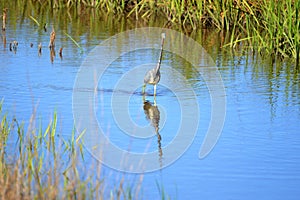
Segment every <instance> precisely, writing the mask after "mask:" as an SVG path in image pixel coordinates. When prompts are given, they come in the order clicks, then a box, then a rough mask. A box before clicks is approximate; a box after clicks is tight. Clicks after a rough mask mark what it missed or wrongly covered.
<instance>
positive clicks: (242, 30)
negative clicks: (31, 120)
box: [17, 0, 300, 66]
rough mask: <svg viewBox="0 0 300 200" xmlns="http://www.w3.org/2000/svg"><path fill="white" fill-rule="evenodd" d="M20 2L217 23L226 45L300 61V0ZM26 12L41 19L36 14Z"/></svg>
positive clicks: (187, 24)
mask: <svg viewBox="0 0 300 200" xmlns="http://www.w3.org/2000/svg"><path fill="white" fill-rule="evenodd" d="M17 4H18V5H19V6H20V7H22V6H23V7H25V5H26V6H27V5H28V6H33V7H34V6H36V5H38V6H39V7H40V8H41V9H44V8H46V7H48V8H52V9H56V10H60V9H64V10H70V9H71V8H74V7H75V8H76V10H78V11H80V10H82V9H84V8H92V9H94V10H99V11H101V12H103V13H104V15H107V14H113V15H115V16H124V17H126V18H129V19H135V20H144V21H149V19H153V18H162V19H165V20H166V21H167V22H168V23H167V25H166V26H167V27H169V28H174V27H180V28H181V29H183V30H185V32H186V30H190V31H191V30H197V29H199V28H201V29H202V28H214V29H217V30H219V31H226V33H227V34H229V38H230V40H229V41H228V43H226V44H225V45H224V46H223V48H228V47H229V48H235V47H236V46H238V45H239V44H240V43H244V45H243V46H245V47H247V48H248V49H251V50H254V51H257V52H259V53H261V54H265V55H271V56H273V57H274V58H292V59H294V60H295V62H296V65H297V66H299V57H300V20H299V18H300V16H299V9H300V1H299V0H286V1H270V0H223V1H213V0H204V1H196V0H170V1H163V0H34V1H33V0H30V1H25V0H18V1H17ZM28 17H30V18H31V19H32V20H33V21H34V22H35V23H36V24H37V25H39V22H38V20H36V19H35V18H34V17H33V16H28ZM71 38H72V37H71ZM72 41H73V40H72ZM73 42H74V41H73ZM75 44H76V43H75ZM77 44H78V43H77ZM77 44H76V45H77ZM77 46H78V45H77Z"/></svg>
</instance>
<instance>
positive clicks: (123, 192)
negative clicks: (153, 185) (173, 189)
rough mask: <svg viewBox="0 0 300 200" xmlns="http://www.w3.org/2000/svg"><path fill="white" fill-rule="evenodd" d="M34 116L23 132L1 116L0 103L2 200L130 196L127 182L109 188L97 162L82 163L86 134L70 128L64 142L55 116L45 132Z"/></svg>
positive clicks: (17, 123) (0, 192) (128, 197)
mask: <svg viewBox="0 0 300 200" xmlns="http://www.w3.org/2000/svg"><path fill="white" fill-rule="evenodd" d="M35 118H36V117H35V113H34V114H33V115H32V116H31V119H30V122H29V124H26V126H27V127H28V128H27V131H25V128H24V127H25V124H24V123H19V122H18V121H17V120H16V119H15V118H13V119H12V120H9V117H8V114H6V113H4V114H3V113H2V102H1V103H0V184H1V187H0V199H107V197H110V198H112V199H115V198H116V199H119V198H121V197H122V198H124V199H132V198H133V197H132V194H133V193H134V192H136V191H135V189H134V188H133V187H132V186H131V187H128V186H127V184H125V183H124V180H125V179H122V181H120V184H119V185H118V184H117V186H116V187H115V188H116V189H110V187H107V186H106V183H105V179H106V178H105V177H103V175H102V174H101V163H99V162H96V161H95V162H94V163H89V164H87V163H84V155H83V146H82V140H81V138H82V136H83V134H84V133H81V134H79V136H78V137H77V136H76V134H75V128H74V129H73V131H72V134H71V137H70V139H68V140H64V139H63V138H61V137H60V136H59V133H58V132H57V125H58V117H57V112H54V113H53V117H52V119H51V120H50V122H49V123H48V125H47V126H46V127H45V128H44V127H43V126H42V123H41V121H40V122H39V123H38V126H36V125H35V124H36V121H37V120H36V119H35ZM14 136H17V139H13V138H14ZM15 141H16V143H15ZM8 142H9V144H10V145H8ZM11 144H13V145H11ZM95 172H96V174H95ZM138 184H139V183H138ZM124 188H126V189H124Z"/></svg>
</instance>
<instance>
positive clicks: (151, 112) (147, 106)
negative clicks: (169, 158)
mask: <svg viewBox="0 0 300 200" xmlns="http://www.w3.org/2000/svg"><path fill="white" fill-rule="evenodd" d="M143 102H144V106H143V108H144V113H145V115H146V119H147V120H148V121H150V123H151V125H152V126H153V127H154V129H155V133H156V136H157V144H158V152H159V162H160V167H162V155H163V152H162V148H161V135H160V134H159V120H160V112H159V109H158V107H157V106H156V104H154V105H152V104H151V103H150V102H149V101H147V100H145V99H144V98H143Z"/></svg>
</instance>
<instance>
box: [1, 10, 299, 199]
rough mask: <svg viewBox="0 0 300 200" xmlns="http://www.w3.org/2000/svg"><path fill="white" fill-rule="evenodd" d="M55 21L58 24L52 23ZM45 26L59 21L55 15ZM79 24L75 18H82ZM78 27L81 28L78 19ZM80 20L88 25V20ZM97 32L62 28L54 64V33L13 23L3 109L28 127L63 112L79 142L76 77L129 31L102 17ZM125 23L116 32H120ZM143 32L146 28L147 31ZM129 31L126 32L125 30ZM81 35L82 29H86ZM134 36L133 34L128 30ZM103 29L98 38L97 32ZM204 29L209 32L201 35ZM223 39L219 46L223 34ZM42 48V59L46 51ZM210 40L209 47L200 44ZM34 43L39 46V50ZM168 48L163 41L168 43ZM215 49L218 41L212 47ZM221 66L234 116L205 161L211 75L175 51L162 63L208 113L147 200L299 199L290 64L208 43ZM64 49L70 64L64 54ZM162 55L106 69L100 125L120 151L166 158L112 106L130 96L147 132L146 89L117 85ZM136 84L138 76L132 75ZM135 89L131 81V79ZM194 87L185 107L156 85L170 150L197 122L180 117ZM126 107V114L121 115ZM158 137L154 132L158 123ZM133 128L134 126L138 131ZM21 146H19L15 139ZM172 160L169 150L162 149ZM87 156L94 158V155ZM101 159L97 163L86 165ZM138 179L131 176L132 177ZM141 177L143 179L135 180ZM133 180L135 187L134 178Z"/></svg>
mask: <svg viewBox="0 0 300 200" xmlns="http://www.w3.org/2000/svg"><path fill="white" fill-rule="evenodd" d="M48 18H49V19H48ZM46 19H47V20H48V21H47V22H48V23H49V24H53V21H52V19H51V17H49V16H47V17H46ZM74 20H75V19H74ZM73 23H74V22H73ZM78 23H82V22H79V21H78ZM97 23H99V26H98V29H101V30H98V29H97V31H98V32H96V31H94V30H93V29H92V28H91V29H90V27H89V26H88V25H85V24H84V23H83V26H82V28H81V30H80V32H77V31H76V25H74V24H67V25H66V24H62V23H59V22H55V23H54V26H55V29H56V34H57V39H56V47H57V51H56V56H55V57H54V60H53V62H51V59H50V51H49V49H48V47H47V46H48V42H49V34H50V30H51V28H50V25H49V30H47V32H44V30H41V29H38V28H37V26H36V25H35V24H34V23H33V21H32V20H30V19H28V18H25V19H24V20H21V19H20V18H19V17H17V15H16V16H15V17H11V18H9V20H8V24H7V31H6V32H5V37H6V46H5V45H4V35H2V41H1V43H0V44H1V48H0V49H1V50H0V61H1V64H0V71H1V73H0V98H3V99H4V105H3V107H4V110H6V111H8V114H9V116H15V117H16V118H17V119H18V121H24V122H28V121H29V119H30V116H31V114H32V112H33V110H34V108H36V109H37V118H38V119H40V120H41V121H42V123H43V124H45V126H46V125H47V124H48V123H49V121H50V119H51V117H52V115H53V112H54V111H55V110H56V111H57V113H58V117H59V126H58V129H59V133H60V135H61V136H62V137H64V138H65V139H68V138H70V137H71V131H72V128H73V124H74V123H73V113H72V93H73V86H74V82H75V78H76V75H77V73H78V70H79V68H80V65H81V63H82V61H83V59H84V58H85V57H86V56H87V55H88V53H89V52H90V51H91V50H92V49H93V48H94V47H95V46H96V45H97V44H99V43H100V42H101V41H103V40H105V39H107V38H109V36H112V35H114V34H115V33H118V32H119V31H121V30H123V29H121V28H119V27H118V26H120V27H121V26H122V27H124V24H123V23H121V22H120V23H116V24H114V25H113V26H112V25H111V24H109V23H108V20H104V19H103V20H99V21H98V22H97ZM116 26H117V28H115V27H116ZM139 26H142V25H139ZM125 27H126V26H125ZM77 28H78V27H77ZM126 28H128V29H132V28H134V27H132V26H130V25H127V27H126ZM64 31H67V32H68V33H69V34H70V35H72V36H73V37H74V38H75V40H77V41H79V44H80V45H81V46H82V49H83V51H81V50H80V49H79V48H78V47H77V46H76V45H75V44H74V43H73V42H72V41H71V40H70V39H69V38H68V37H67V36H66V35H65V34H64ZM93 31H94V32H93ZM199 31H200V30H199ZM13 40H17V41H18V43H19V45H18V48H17V51H16V52H15V53H14V52H13V51H10V50H9V43H10V42H12V41H13ZM216 40H217V41H218V40H219V39H218V38H217V37H216ZM40 42H41V43H42V45H43V49H42V54H41V55H40V56H39V55H38V51H37V45H38V44H39V43H40ZM199 42H200V43H201V41H200V40H199ZM30 43H32V44H33V47H30ZM159 43H160V41H157V45H159ZM208 43H209V42H208ZM203 45H204V46H205V47H206V48H207V51H208V52H209V54H210V55H211V56H212V57H213V59H215V61H216V65H217V67H218V69H219V72H220V73H221V76H222V79H223V82H224V86H225V91H226V100H227V104H226V118H225V124H224V128H223V131H222V134H221V137H220V138H219V140H218V143H217V144H216V146H215V148H214V149H213V151H212V152H211V153H210V154H209V155H208V156H207V157H205V158H204V159H199V157H198V155H199V149H200V146H201V144H202V143H203V140H204V136H205V134H206V131H207V129H208V126H209V122H210V117H211V100H210V94H209V91H208V89H207V86H206V83H205V81H204V80H203V77H201V75H199V74H198V73H196V72H195V71H193V70H191V67H190V64H189V63H187V62H185V61H184V60H183V59H182V58H180V57H178V56H176V55H172V54H171V53H170V52H166V53H165V54H164V56H163V61H162V66H171V67H173V68H174V69H176V70H177V71H178V72H180V73H181V74H182V75H183V76H184V77H185V78H186V80H187V83H186V84H190V85H191V86H192V87H193V89H194V91H195V93H196V98H197V101H198V104H199V109H200V114H199V116H200V121H199V124H198V126H199V127H198V131H197V133H196V137H195V139H194V141H193V143H192V144H191V146H190V147H189V148H188V150H187V151H186V152H185V153H184V154H183V155H182V156H181V157H180V158H179V159H178V160H176V162H174V163H173V164H171V165H170V166H168V167H166V168H163V169H161V170H157V171H155V172H151V173H146V174H145V175H144V177H143V179H144V180H143V186H142V189H141V194H142V196H143V197H145V199H157V198H159V196H160V194H159V188H158V186H157V184H156V183H158V184H159V185H162V186H163V188H164V191H165V192H166V193H167V194H168V195H169V196H170V197H171V198H172V199H173V198H175V199H256V198H259V199H298V197H299V195H300V190H299V185H300V168H299V166H300V154H299V152H300V135H299V133H300V132H299V130H300V123H299V122H300V93H299V89H300V83H299V75H298V73H297V72H295V70H294V68H293V67H292V66H290V65H289V64H283V63H276V64H275V65H274V66H272V65H271V64H270V63H269V62H267V61H265V62H264V61H262V60H261V59H258V58H257V59H256V58H255V57H254V58H252V57H251V56H249V57H248V56H247V53H243V54H242V53H239V52H237V55H236V56H233V55H232V54H230V53H226V52H225V53H224V52H221V51H220V50H219V48H218V43H217V42H216V44H215V45H208V44H206V43H203ZM60 47H64V49H63V57H62V58H60V57H59V55H58V49H59V48H60ZM158 54H159V51H158V50H153V49H152V50H151V49H148V50H143V51H134V52H130V53H128V54H125V55H123V56H121V57H120V59H117V60H116V61H115V62H114V63H112V65H111V66H110V67H109V69H108V70H106V72H105V74H104V76H103V77H102V79H101V80H100V81H99V83H98V87H97V97H96V99H97V100H96V101H97V111H96V116H97V119H98V121H99V124H100V126H101V127H102V128H103V130H104V132H105V133H106V134H107V136H108V137H109V138H110V139H111V141H112V142H113V143H114V144H115V145H117V146H118V147H120V148H122V149H124V150H128V149H130V150H132V151H137V152H144V151H157V162H163V160H164V159H163V158H164V156H167V155H164V154H163V155H162V160H160V159H159V153H158V151H159V150H158V144H157V138H156V135H155V134H154V135H153V137H152V138H150V139H148V140H141V139H137V138H132V137H130V136H128V135H125V134H124V132H123V131H122V130H121V129H120V127H119V126H118V124H117V123H116V122H115V118H114V116H113V113H112V108H111V98H112V95H113V93H114V92H116V93H117V94H118V95H124V96H128V95H130V98H129V99H130V100H129V103H128V106H129V108H128V109H129V111H130V116H131V118H132V120H133V121H134V123H136V124H137V125H140V126H146V125H148V124H149V121H148V120H147V119H146V116H145V113H144V110H143V101H142V95H141V87H142V83H143V80H140V81H141V85H140V88H137V89H136V91H134V92H133V93H132V91H126V90H125V91H124V90H122V91H115V90H114V86H115V84H116V83H117V82H118V80H119V79H120V78H121V77H122V75H123V74H124V73H126V72H128V71H129V70H131V69H132V68H133V66H137V65H142V64H144V63H156V62H157V57H158ZM165 70H166V68H164V67H162V70H161V75H162V79H165V80H168V81H169V82H170V85H171V86H172V84H177V83H178V82H180V81H178V80H177V79H180V77H176V76H174V75H172V74H168V73H166V71H165ZM130 78H132V81H133V80H134V79H135V78H136V77H130ZM128 81H129V82H130V80H128ZM184 88H185V85H183V86H182V90H181V91H177V92H178V93H179V94H180V95H183V96H185V97H186V98H185V99H186V101H184V102H180V103H179V102H178V99H177V97H176V96H175V95H174V91H170V90H169V89H168V88H166V87H165V86H163V85H158V87H157V98H156V101H157V104H158V108H160V111H161V113H164V115H165V120H162V122H161V124H160V130H159V133H160V135H161V138H162V139H161V146H162V147H164V146H166V145H168V144H170V143H171V142H172V139H173V138H174V137H175V136H176V133H177V132H176V131H177V130H178V126H179V124H180V120H181V118H182V117H183V118H187V120H191V121H192V120H193V118H194V116H181V110H180V109H181V108H180V106H183V107H185V108H186V109H189V108H190V107H191V108H192V107H193V106H194V105H189V102H190V101H189V96H188V93H185V90H184ZM147 94H148V95H147V97H146V99H147V100H149V101H150V103H153V95H152V94H153V87H152V86H148V87H147ZM120 109H121V108H120ZM149 129H151V130H153V132H154V130H155V129H154V127H152V126H149ZM133 131H134V129H133ZM12 143H13V142H12ZM162 153H163V152H162ZM86 155H87V157H89V156H88V153H87V152H86ZM91 159H93V158H92V157H91V156H90V157H89V159H86V162H88V161H89V160H91ZM104 171H105V173H106V174H109V176H108V177H109V178H110V179H112V182H114V181H115V180H116V179H117V178H115V177H119V176H120V173H119V172H117V171H115V170H114V169H110V168H109V167H105V170H104ZM129 177H131V176H129ZM132 177H133V178H132V179H133V180H135V179H139V175H132ZM133 182H134V181H133Z"/></svg>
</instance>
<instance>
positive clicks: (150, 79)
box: [143, 33, 166, 97]
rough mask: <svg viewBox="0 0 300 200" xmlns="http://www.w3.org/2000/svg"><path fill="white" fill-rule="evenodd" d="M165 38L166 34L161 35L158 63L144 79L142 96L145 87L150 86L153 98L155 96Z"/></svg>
mask: <svg viewBox="0 0 300 200" xmlns="http://www.w3.org/2000/svg"><path fill="white" fill-rule="evenodd" d="M165 37H166V34H165V33H162V34H161V49H160V55H159V59H158V63H157V65H156V67H154V68H153V69H151V70H149V71H148V72H147V73H146V75H145V77H144V86H143V94H144V93H145V89H146V85H147V84H151V85H153V87H154V97H155V96H156V85H157V83H158V82H159V80H160V71H159V70H160V64H161V59H162V53H163V45H164V40H165Z"/></svg>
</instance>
